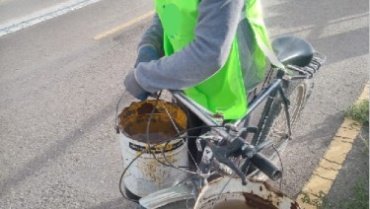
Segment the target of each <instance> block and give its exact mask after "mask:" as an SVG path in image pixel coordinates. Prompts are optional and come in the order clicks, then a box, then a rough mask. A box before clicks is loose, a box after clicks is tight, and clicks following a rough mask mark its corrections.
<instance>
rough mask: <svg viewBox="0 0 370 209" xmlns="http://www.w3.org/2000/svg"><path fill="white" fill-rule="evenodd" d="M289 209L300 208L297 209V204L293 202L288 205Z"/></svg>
mask: <svg viewBox="0 0 370 209" xmlns="http://www.w3.org/2000/svg"><path fill="white" fill-rule="evenodd" d="M290 209H301V208H300V207H299V204H298V203H297V202H294V203H292V204H291V205H290Z"/></svg>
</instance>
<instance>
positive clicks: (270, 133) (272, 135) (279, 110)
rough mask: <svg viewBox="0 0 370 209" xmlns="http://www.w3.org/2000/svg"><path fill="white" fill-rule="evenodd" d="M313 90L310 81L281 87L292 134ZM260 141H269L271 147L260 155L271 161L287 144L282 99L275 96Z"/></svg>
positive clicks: (295, 82) (285, 117)
mask: <svg viewBox="0 0 370 209" xmlns="http://www.w3.org/2000/svg"><path fill="white" fill-rule="evenodd" d="M312 88H313V80H312V79H304V80H292V81H289V82H288V83H285V84H284V85H283V90H284V94H285V96H286V97H287V98H288V100H289V102H290V105H289V106H288V112H289V116H290V128H291V131H292V132H294V129H295V127H296V124H297V122H298V121H299V118H300V116H301V113H302V110H303V108H304V106H305V104H306V102H307V99H308V98H309V96H310V94H311V91H312ZM260 137H261V139H262V140H260V141H262V142H263V141H265V140H270V141H271V142H272V144H273V146H272V147H268V148H265V149H264V150H263V151H262V153H263V154H265V155H266V156H269V157H270V158H271V159H272V160H274V159H276V155H277V153H276V151H278V152H279V153H281V152H283V151H284V150H285V148H286V146H287V144H288V142H289V139H290V137H289V125H288V119H287V116H286V112H285V109H284V103H283V98H282V97H281V95H277V96H276V99H275V100H274V101H273V103H272V106H271V111H270V113H269V115H268V118H267V121H266V124H265V127H264V128H263V129H262V130H261V135H260Z"/></svg>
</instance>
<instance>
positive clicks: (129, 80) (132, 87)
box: [123, 70, 150, 101]
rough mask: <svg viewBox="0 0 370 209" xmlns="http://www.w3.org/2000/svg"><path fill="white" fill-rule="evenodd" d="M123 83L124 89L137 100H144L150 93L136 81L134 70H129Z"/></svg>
mask: <svg viewBox="0 0 370 209" xmlns="http://www.w3.org/2000/svg"><path fill="white" fill-rule="evenodd" d="M123 85H124V86H125V87H126V90H127V91H128V92H129V93H130V94H131V95H132V96H134V97H135V98H137V99H139V100H141V101H142V100H145V99H146V98H148V96H149V95H150V93H149V92H147V91H145V90H144V89H143V88H142V87H141V86H140V84H139V83H138V82H137V81H136V78H135V75H134V71H133V70H131V71H130V72H129V73H128V74H127V76H126V78H125V80H124V81H123Z"/></svg>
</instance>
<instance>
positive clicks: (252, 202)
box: [243, 193, 278, 209]
mask: <svg viewBox="0 0 370 209" xmlns="http://www.w3.org/2000/svg"><path fill="white" fill-rule="evenodd" d="M243 195H244V198H245V203H246V205H247V206H250V207H254V208H261V209H262V208H263V209H278V208H277V207H276V206H274V205H273V204H272V202H271V201H270V200H265V199H263V198H261V197H259V196H257V195H255V194H250V193H243Z"/></svg>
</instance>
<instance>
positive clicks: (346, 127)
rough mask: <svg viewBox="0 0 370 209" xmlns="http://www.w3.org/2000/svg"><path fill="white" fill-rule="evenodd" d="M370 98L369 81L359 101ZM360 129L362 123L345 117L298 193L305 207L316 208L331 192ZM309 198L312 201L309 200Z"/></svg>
mask: <svg viewBox="0 0 370 209" xmlns="http://www.w3.org/2000/svg"><path fill="white" fill-rule="evenodd" d="M368 98H369V83H367V85H366V86H365V89H364V90H363V92H362V94H361V95H360V97H359V98H358V100H357V102H359V101H361V100H363V99H368ZM360 130H361V125H360V124H358V123H357V122H356V121H354V120H352V119H349V118H345V119H344V121H343V123H342V125H341V126H340V128H339V129H338V131H337V133H336V134H335V136H334V138H333V139H332V141H331V143H330V145H329V148H328V150H327V151H326V153H325V154H324V157H323V158H322V159H321V161H320V163H319V165H318V166H317V167H316V169H315V170H314V172H313V174H312V176H311V178H310V179H309V181H308V182H307V183H306V185H305V186H304V187H303V189H302V192H301V194H300V195H298V198H297V202H298V203H299V204H300V206H301V207H302V208H303V209H316V208H317V203H318V202H317V201H321V200H322V198H321V197H322V196H323V195H327V194H328V193H329V191H330V188H331V187H332V185H333V183H334V181H335V179H336V177H337V175H338V173H339V171H340V169H341V168H342V165H343V163H344V161H345V159H346V157H347V154H348V153H349V151H351V149H352V144H353V142H354V140H355V139H356V137H357V136H358V134H359V132H360ZM308 198H309V200H310V201H307V200H308ZM312 200H314V201H312Z"/></svg>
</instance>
